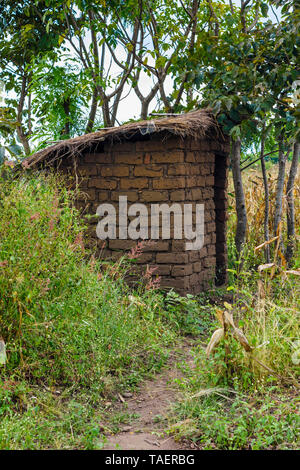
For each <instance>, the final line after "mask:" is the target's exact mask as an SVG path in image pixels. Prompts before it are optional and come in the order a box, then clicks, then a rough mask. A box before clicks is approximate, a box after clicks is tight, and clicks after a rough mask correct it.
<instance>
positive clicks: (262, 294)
mask: <svg viewBox="0 0 300 470" xmlns="http://www.w3.org/2000/svg"><path fill="white" fill-rule="evenodd" d="M257 287H258V297H259V298H260V299H265V297H266V293H265V287H264V283H263V282H262V280H261V279H259V280H258V283H257Z"/></svg>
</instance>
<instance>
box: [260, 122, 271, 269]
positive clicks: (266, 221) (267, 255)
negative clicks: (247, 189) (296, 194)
mask: <svg viewBox="0 0 300 470" xmlns="http://www.w3.org/2000/svg"><path fill="white" fill-rule="evenodd" d="M265 141H266V133H265V126H264V129H263V132H262V138H261V147H260V163H261V171H262V176H263V182H264V191H265V216H264V235H265V241H268V240H269V238H270V236H269V185H268V178H267V172H266V164H265V160H264V153H265ZM265 258H266V262H267V263H269V262H270V247H269V245H266V248H265Z"/></svg>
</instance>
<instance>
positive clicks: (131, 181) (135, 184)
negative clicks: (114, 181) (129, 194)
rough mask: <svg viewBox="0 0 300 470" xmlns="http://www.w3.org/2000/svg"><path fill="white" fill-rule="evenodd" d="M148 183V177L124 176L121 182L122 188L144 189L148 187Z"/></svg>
mask: <svg viewBox="0 0 300 470" xmlns="http://www.w3.org/2000/svg"><path fill="white" fill-rule="evenodd" d="M148 185H149V180H148V179H147V178H122V179H121V182H120V188H121V189H143V188H148Z"/></svg>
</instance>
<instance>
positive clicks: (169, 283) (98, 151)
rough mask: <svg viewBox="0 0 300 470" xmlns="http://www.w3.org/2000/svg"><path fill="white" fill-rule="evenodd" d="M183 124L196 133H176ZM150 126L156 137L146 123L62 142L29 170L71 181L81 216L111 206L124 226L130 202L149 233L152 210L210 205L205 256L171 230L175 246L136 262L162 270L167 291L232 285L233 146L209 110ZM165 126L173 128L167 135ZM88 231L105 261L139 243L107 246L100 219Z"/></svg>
mask: <svg viewBox="0 0 300 470" xmlns="http://www.w3.org/2000/svg"><path fill="white" fill-rule="evenodd" d="M205 113H206V114H205ZM193 115H194V116H198V118H199V116H200V115H201V116H200V117H201V119H200V120H202V121H203V120H204V119H205V117H206V118H207V119H210V121H209V124H208V123H207V127H205V126H204V124H203V123H202V124H201V125H202V127H201V128H200V127H199V120H198V121H197V120H196V117H195V122H193V117H194V116H193ZM184 118H188V119H187V120H188V126H193V127H192V131H193V132H188V131H187V130H188V129H190V127H188V128H187V129H186V132H184V128H183V130H182V129H180V131H179V130H178V127H176V122H177V123H178V122H179V123H180V119H184ZM170 121H171V122H173V126H172V125H171V122H170ZM150 122H151V124H152V127H151V132H148V130H149V121H145V122H137V123H134V124H130V125H127V126H126V125H125V126H121V127H119V128H113V130H111V131H109V130H108V131H99V133H94V134H89V135H87V136H83V137H85V138H88V137H89V136H90V139H89V140H86V141H84V144H85V145H83V143H82V142H81V141H80V139H81V138H80V137H79V138H74V139H70V140H69V141H65V142H61V143H59V144H56V145H55V146H52V147H50V148H48V149H46V151H45V150H44V151H41V152H39V153H37V154H36V155H35V156H33V157H30V159H28V164H29V165H30V166H33V165H34V166H36V165H38V166H39V167H40V168H43V167H48V166H49V165H50V166H51V167H53V168H55V169H59V171H61V172H63V173H64V174H66V175H68V176H69V177H70V178H71V183H73V185H74V184H75V183H76V185H78V186H79V188H80V196H79V197H78V200H77V206H78V208H80V209H81V210H82V212H83V214H95V213H96V210H97V207H98V206H99V204H102V203H110V204H113V205H114V207H115V208H116V213H117V221H118V215H119V214H118V209H119V206H118V203H119V196H127V200H128V206H130V204H133V203H142V204H144V205H146V206H147V208H148V213H149V227H150V212H151V204H163V203H165V204H168V205H169V206H171V205H172V204H174V203H177V204H178V203H179V204H180V205H182V206H183V205H184V204H188V203H189V204H193V207H195V205H196V204H201V203H202V204H204V222H205V223H204V246H203V248H202V249H200V250H192V251H186V250H185V242H186V241H185V240H184V239H182V240H177V239H174V230H173V229H174V227H173V226H172V223H171V237H170V239H169V240H164V239H161V238H160V239H159V240H155V241H153V242H152V243H149V244H146V245H145V247H144V249H143V254H142V255H141V256H140V257H139V258H137V260H136V263H137V264H138V265H139V266H140V268H141V269H145V268H146V266H147V265H148V266H149V267H150V268H157V269H156V270H155V274H156V275H159V276H160V277H161V284H160V285H161V287H162V288H174V290H176V291H177V292H179V293H180V294H182V295H186V294H187V293H190V294H197V293H199V292H201V291H203V290H205V289H207V288H208V287H209V286H211V285H213V284H215V283H216V284H223V283H224V282H225V281H226V267H227V250H226V219H227V173H228V164H229V161H228V160H229V158H228V155H229V143H228V139H227V138H225V137H224V136H223V135H222V133H221V132H220V131H219V130H218V129H217V128H216V124H215V123H214V121H213V119H212V118H211V116H210V114H209V113H208V112H206V111H198V112H196V113H195V112H194V113H188V114H186V115H183V116H179V117H173V118H164V119H159V120H154V121H150ZM164 122H168V123H169V124H170V127H169V128H168V127H167V126H166V125H165V126H164V127H163V128H161V127H160V126H161V123H164ZM197 126H198V127H197ZM166 127H167V128H166ZM153 128H154V130H153ZM113 131H115V132H113ZM116 131H118V132H116ZM97 137H98V138H97ZM76 139H77V140H76ZM76 142H77V145H76ZM59 146H61V147H59ZM75 149H76V151H75ZM42 152H44V154H43V153H42ZM45 152H47V153H45ZM132 218H134V217H132ZM129 221H130V217H129ZM171 221H172V218H171ZM90 224H91V226H90V228H89V230H88V244H89V246H90V247H91V248H92V249H93V250H95V253H96V254H97V255H98V256H101V257H103V258H106V259H115V258H116V257H118V256H120V254H122V253H123V252H124V251H128V250H130V249H131V248H132V247H133V246H135V245H136V243H137V241H138V240H130V239H128V240H120V239H119V238H117V239H114V240H106V241H105V242H103V240H99V239H98V238H97V235H96V224H97V219H96V218H92V219H91V222H90ZM117 234H118V231H117Z"/></svg>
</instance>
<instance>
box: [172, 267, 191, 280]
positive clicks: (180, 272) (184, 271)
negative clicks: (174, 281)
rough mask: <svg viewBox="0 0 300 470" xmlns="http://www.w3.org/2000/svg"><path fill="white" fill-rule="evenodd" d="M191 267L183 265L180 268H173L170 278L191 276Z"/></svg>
mask: <svg viewBox="0 0 300 470" xmlns="http://www.w3.org/2000/svg"><path fill="white" fill-rule="evenodd" d="M192 272H193V266H192V265H191V264H183V265H180V266H173V267H172V270H171V274H172V276H175V277H178V276H187V275H188V274H192Z"/></svg>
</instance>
